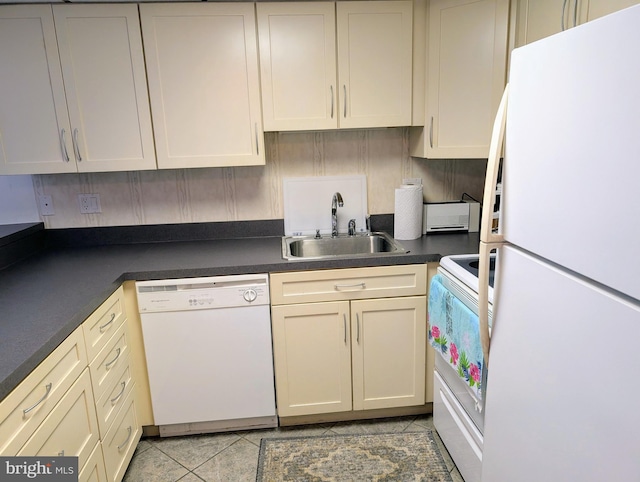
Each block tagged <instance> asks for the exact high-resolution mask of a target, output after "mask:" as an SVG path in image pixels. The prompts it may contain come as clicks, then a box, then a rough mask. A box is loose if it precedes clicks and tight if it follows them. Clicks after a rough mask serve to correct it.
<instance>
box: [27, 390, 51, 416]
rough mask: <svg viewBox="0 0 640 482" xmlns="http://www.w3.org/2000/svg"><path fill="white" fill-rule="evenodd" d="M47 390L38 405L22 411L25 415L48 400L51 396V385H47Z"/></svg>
mask: <svg viewBox="0 0 640 482" xmlns="http://www.w3.org/2000/svg"><path fill="white" fill-rule="evenodd" d="M45 389H46V391H45V392H44V395H43V396H42V398H41V399H40V400H38V401H37V402H36V403H34V404H33V405H31V406H30V407H29V408H25V409H24V410H23V411H22V413H23V414H24V415H26V414H28V413H29V412H30V411H32V410H33V409H34V408H36V407H37V406H38V405H40V404H41V403H42V402H44V401H45V400H46V399H47V397H48V396H49V392H50V391H51V383H47V385H46V386H45Z"/></svg>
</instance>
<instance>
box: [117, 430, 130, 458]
mask: <svg viewBox="0 0 640 482" xmlns="http://www.w3.org/2000/svg"><path fill="white" fill-rule="evenodd" d="M127 430H128V431H129V434H128V435H127V439H126V440H125V441H124V442H122V443H121V444H120V445H118V452H120V451H121V450H122V449H123V448H125V447H126V445H127V444H128V443H129V439H130V438H131V434H133V430H131V425H129V426H128V427H127Z"/></svg>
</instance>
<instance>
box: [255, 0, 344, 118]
mask: <svg viewBox="0 0 640 482" xmlns="http://www.w3.org/2000/svg"><path fill="white" fill-rule="evenodd" d="M256 9H257V16H258V34H259V40H260V42H259V43H260V70H261V82H262V109H263V117H264V129H265V130H266V131H278V130H285V131H292V130H312V129H335V128H337V127H338V120H337V119H338V116H337V113H338V105H337V97H336V96H337V92H336V80H337V79H336V27H335V4H334V3H333V2H313V3H294V2H291V3H257V4H256Z"/></svg>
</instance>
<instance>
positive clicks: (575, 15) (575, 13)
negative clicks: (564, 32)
mask: <svg viewBox="0 0 640 482" xmlns="http://www.w3.org/2000/svg"><path fill="white" fill-rule="evenodd" d="M576 25H578V2H577V1H576V2H574V4H573V26H574V27H575V26H576Z"/></svg>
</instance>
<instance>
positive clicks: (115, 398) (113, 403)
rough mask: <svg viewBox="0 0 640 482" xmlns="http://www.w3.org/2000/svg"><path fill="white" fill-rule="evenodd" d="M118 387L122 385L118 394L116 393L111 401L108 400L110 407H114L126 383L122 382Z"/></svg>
mask: <svg viewBox="0 0 640 482" xmlns="http://www.w3.org/2000/svg"><path fill="white" fill-rule="evenodd" d="M120 385H122V390H120V393H118V394H117V395H116V396H115V397H113V398H112V399H111V400H109V401H110V402H111V405H115V403H116V402H117V401H118V399H119V398H120V397H121V396H122V394H123V393H124V389H125V388H127V382H122V383H121V384H120Z"/></svg>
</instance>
